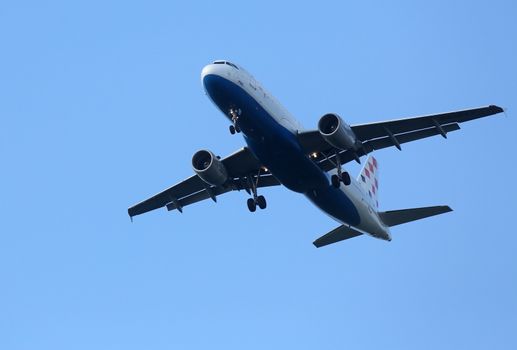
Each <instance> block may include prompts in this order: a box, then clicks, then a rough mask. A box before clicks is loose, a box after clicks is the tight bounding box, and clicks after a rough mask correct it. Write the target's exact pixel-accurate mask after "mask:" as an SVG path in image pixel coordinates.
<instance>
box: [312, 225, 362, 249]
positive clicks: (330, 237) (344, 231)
mask: <svg viewBox="0 0 517 350" xmlns="http://www.w3.org/2000/svg"><path fill="white" fill-rule="evenodd" d="M360 235H362V233H361V232H359V231H357V230H355V229H353V228H351V227H348V226H345V225H341V226H339V227H338V228H335V229H333V230H332V231H330V232H329V233H327V234H326V235H324V236H321V237H320V238H318V239H317V240H315V241H314V242H312V244H314V245H315V246H316V248H319V247H323V246H325V245H329V244H332V243H336V242H339V241H344V240H345V239H349V238H354V237H357V236H360Z"/></svg>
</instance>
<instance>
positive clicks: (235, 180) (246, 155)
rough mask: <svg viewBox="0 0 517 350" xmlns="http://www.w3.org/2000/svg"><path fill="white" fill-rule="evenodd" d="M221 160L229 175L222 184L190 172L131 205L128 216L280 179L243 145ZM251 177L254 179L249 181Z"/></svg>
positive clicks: (187, 203)
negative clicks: (181, 179)
mask: <svg viewBox="0 0 517 350" xmlns="http://www.w3.org/2000/svg"><path fill="white" fill-rule="evenodd" d="M221 162H222V163H223V164H224V166H225V168H226V170H227V171H228V175H229V180H228V181H227V182H226V183H225V184H224V185H222V186H211V185H209V184H207V183H206V182H204V181H203V180H201V178H199V176H197V175H193V176H190V177H189V178H187V179H186V180H183V181H181V182H179V183H178V184H176V185H174V186H172V187H169V188H168V189H166V190H164V191H162V192H160V193H158V194H156V195H154V196H152V197H150V198H148V199H146V200H144V201H142V202H140V203H138V204H136V205H134V206H132V207H131V208H129V209H128V214H129V216H130V217H133V216H136V215H140V214H143V213H146V212H149V211H151V210H155V209H158V208H162V207H166V208H167V210H174V209H178V210H179V211H182V210H183V207H185V206H187V205H190V204H193V203H196V202H199V201H202V200H205V199H208V198H211V199H212V200H214V201H216V200H217V196H219V195H221V194H224V193H227V192H230V191H240V190H245V191H247V192H250V190H251V188H252V186H254V185H255V186H256V187H268V186H277V185H280V182H279V181H278V180H277V179H276V178H275V177H274V176H273V175H271V173H269V172H268V171H267V170H265V169H263V167H262V165H261V163H260V162H259V161H258V160H257V158H256V157H255V156H254V155H253V153H251V151H250V150H249V149H248V148H246V147H245V148H242V149H240V150H239V151H237V152H235V153H233V154H231V155H229V156H228V157H226V158H224V159H221ZM251 181H253V182H254V183H253V184H252V183H251Z"/></svg>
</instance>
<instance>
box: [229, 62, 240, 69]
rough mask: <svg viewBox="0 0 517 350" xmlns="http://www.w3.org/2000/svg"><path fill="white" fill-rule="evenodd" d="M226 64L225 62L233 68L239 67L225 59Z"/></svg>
mask: <svg viewBox="0 0 517 350" xmlns="http://www.w3.org/2000/svg"><path fill="white" fill-rule="evenodd" d="M226 64H227V65H229V66H231V67H233V68H235V69H239V67H237V66H236V65H235V64H233V63H232V62H228V61H226Z"/></svg>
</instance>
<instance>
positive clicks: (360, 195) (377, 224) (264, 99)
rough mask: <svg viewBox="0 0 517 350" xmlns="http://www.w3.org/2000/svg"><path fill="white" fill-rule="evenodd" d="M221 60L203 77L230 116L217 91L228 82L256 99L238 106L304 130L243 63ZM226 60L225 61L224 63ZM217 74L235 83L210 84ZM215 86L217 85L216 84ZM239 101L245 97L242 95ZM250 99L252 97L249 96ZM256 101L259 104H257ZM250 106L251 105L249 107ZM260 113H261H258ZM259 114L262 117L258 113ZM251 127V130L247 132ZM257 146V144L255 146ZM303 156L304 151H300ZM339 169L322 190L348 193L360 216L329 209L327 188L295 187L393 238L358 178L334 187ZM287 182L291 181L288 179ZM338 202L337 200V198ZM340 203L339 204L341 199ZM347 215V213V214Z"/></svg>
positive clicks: (369, 230) (331, 197)
mask: <svg viewBox="0 0 517 350" xmlns="http://www.w3.org/2000/svg"><path fill="white" fill-rule="evenodd" d="M216 62H219V63H214V64H210V65H207V66H206V67H204V69H203V71H202V73H201V79H202V83H203V86H204V87H205V91H206V92H207V94H208V95H209V96H210V97H211V99H212V100H213V101H214V103H215V104H216V105H217V106H218V107H219V108H220V109H221V111H222V112H223V113H224V114H225V115H226V116H227V117H228V118H231V116H230V113H229V110H228V108H227V107H226V106H227V105H224V104H223V103H221V101H222V100H223V97H220V96H216V95H217V94H219V93H221V91H218V90H221V89H223V88H224V86H232V89H234V88H240V89H241V90H242V91H240V90H235V91H238V93H239V94H241V93H244V94H247V95H249V97H251V99H252V100H249V101H252V102H251V103H247V104H251V105H253V106H242V105H236V106H235V107H236V108H239V109H242V110H246V111H254V110H257V111H258V110H259V109H263V110H264V111H265V112H266V113H267V115H268V116H270V117H271V118H272V119H273V120H274V121H275V122H276V123H277V124H278V125H279V126H281V127H282V128H284V129H285V130H288V131H289V133H290V134H292V135H294V136H296V134H297V133H298V132H300V131H302V130H303V128H302V126H301V124H300V123H299V122H298V121H297V120H296V119H295V118H294V117H293V116H292V115H291V114H290V113H289V112H288V111H287V110H286V109H285V108H284V107H283V106H282V105H281V104H280V103H279V102H278V101H277V100H276V98H275V97H274V96H273V95H271V94H270V93H269V92H268V91H267V90H265V89H264V88H263V87H262V85H261V84H260V83H258V82H257V81H256V80H255V78H254V77H253V76H252V75H251V74H249V73H248V72H246V71H245V70H244V69H243V68H242V67H237V66H235V65H234V64H228V63H226V61H216ZM221 62H222V63H221ZM209 76H210V77H217V78H218V79H224V80H225V82H224V83H225V84H227V83H230V84H231V85H223V84H221V85H217V86H216V87H215V88H214V87H212V85H210V86H207V85H208V84H207V80H206V79H205V78H206V77H209ZM214 86H215V85H214ZM226 96H228V95H225V96H224V99H227V97H226ZM239 101H242V99H240V100H239ZM247 101H248V100H247ZM254 103H256V105H255V104H254ZM241 104H242V103H241ZM245 107H247V108H245ZM247 113H248V114H249V115H250V117H249V118H251V115H253V113H252V112H247ZM257 115H258V114H257ZM255 118H259V117H258V116H257V117H255ZM253 123H255V124H252V122H250V125H257V124H256V123H260V121H259V120H254V121H253ZM247 131H249V132H247ZM253 132H255V128H253V127H249V128H248V130H246V129H245V130H243V133H244V134H245V138H246V137H249V135H250V134H253ZM246 141H247V142H248V144H250V146H252V144H251V141H250V140H249V139H248V138H247V139H246ZM268 147H269V148H268V149H271V145H268ZM250 148H251V149H252V151H255V150H254V147H250ZM255 148H256V147H255ZM254 153H256V155H257V158H259V159H260V160H261V161H262V162H263V163H264V164H268V159H263V158H267V156H264V154H266V153H261V152H257V151H255V152H254ZM300 156H301V155H300ZM303 156H304V157H306V158H309V156H308V155H303ZM268 168H269V169H270V171H271V173H272V174H273V175H274V176H275V177H277V178H278V179H279V180H280V182H282V183H284V181H282V178H285V174H284V173H285V171H284V170H283V169H281V168H279V169H278V174H277V173H275V167H274V166H271V167H269V166H268ZM336 172H337V170H332V171H330V172H329V173H326V174H325V175H326V178H327V185H328V187H329V189H324V190H322V191H327V192H325V193H328V194H329V195H328V198H329V201H333V200H334V198H335V196H334V193H333V192H332V195H330V193H331V192H328V191H340V192H341V193H342V195H344V196H345V197H346V198H347V200H349V201H350V202H351V203H352V204H353V207H355V213H356V214H357V215H358V216H359V220H355V219H354V220H348V221H350V222H347V220H345V219H344V218H343V216H340V215H336V214H335V213H334V212H333V211H332V210H328V208H331V207H332V205H331V204H329V203H322V201H323V199H322V198H323V196H325V195H326V194H325V193H323V192H321V193H320V192H317V190H307V191H306V190H297V189H293V188H291V187H290V188H291V189H293V190H296V191H299V192H302V191H303V192H304V194H305V195H306V196H307V197H308V198H309V200H311V201H312V202H313V203H314V204H315V205H317V206H318V207H319V208H320V209H322V210H323V211H325V212H326V213H327V214H329V215H330V216H331V217H333V218H334V219H335V220H337V221H339V222H341V223H342V224H346V225H352V226H354V227H356V228H358V229H360V230H362V231H364V232H365V233H367V234H370V235H372V236H374V237H377V238H381V239H385V240H391V237H390V234H389V229H388V227H387V226H386V225H384V224H383V223H382V221H381V220H380V218H379V215H378V214H377V209H376V208H377V205H376V203H374V202H373V201H372V199H371V198H370V196H368V194H367V193H366V192H365V191H364V188H362V186H361V185H360V184H359V182H358V181H356V180H355V179H351V180H352V182H351V184H350V185H348V186H345V185H343V184H341V186H340V188H339V189H332V188H331V185H330V176H331V175H332V174H335V173H336ZM285 182H287V181H285ZM284 184H285V185H286V186H287V187H289V184H287V183H284ZM336 203H337V202H336ZM336 205H339V203H337V204H336ZM345 218H346V217H345Z"/></svg>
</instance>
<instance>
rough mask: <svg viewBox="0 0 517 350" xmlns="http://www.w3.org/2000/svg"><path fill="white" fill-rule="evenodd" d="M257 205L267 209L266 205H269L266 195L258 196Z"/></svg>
mask: <svg viewBox="0 0 517 350" xmlns="http://www.w3.org/2000/svg"><path fill="white" fill-rule="evenodd" d="M257 205H258V207H259V208H260V209H266V206H267V203H266V198H265V197H264V196H258V197H257Z"/></svg>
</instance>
